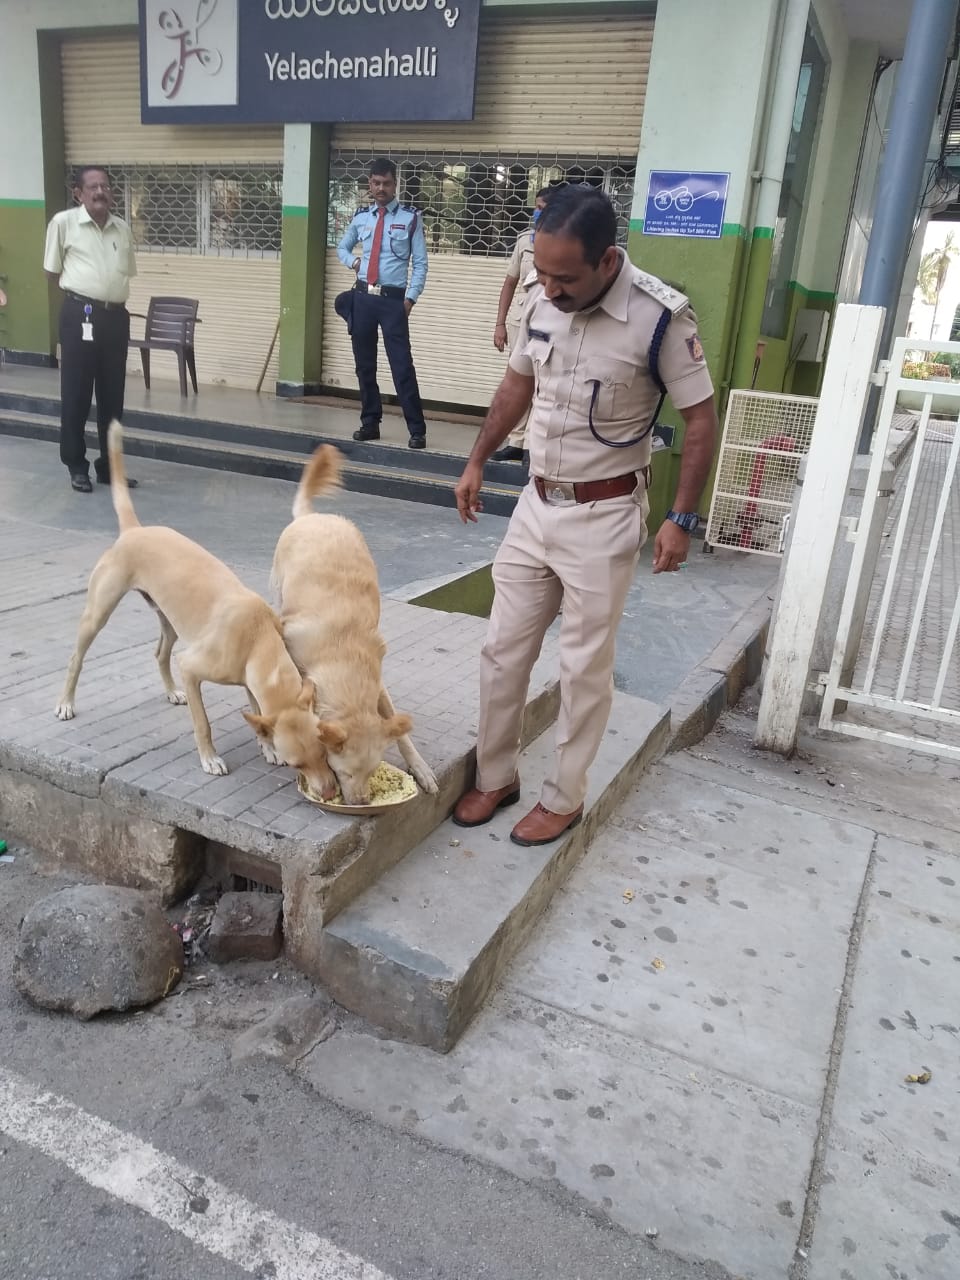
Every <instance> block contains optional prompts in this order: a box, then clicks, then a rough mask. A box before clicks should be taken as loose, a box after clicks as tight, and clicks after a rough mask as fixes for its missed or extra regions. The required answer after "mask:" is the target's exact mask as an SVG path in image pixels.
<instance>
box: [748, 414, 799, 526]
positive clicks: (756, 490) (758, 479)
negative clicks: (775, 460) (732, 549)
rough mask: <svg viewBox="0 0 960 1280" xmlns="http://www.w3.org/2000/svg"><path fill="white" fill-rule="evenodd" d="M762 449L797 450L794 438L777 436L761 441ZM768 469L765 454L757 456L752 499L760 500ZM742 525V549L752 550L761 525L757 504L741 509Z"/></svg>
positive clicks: (750, 484)
mask: <svg viewBox="0 0 960 1280" xmlns="http://www.w3.org/2000/svg"><path fill="white" fill-rule="evenodd" d="M759 447H760V448H761V449H779V450H780V451H781V452H782V453H793V452H794V450H795V449H796V441H795V440H794V438H793V436H785V435H777V436H767V437H766V439H764V440H761V441H760V446H759ZM766 467H767V456H766V455H765V454H763V453H760V454H758V455H757V457H756V458H754V460H753V467H752V468H751V470H750V483H749V485H748V486H747V493H748V494H749V495H750V497H751V498H759V497H760V493H761V490H762V488H763V473H764V471H765V470H766ZM738 523H739V525H740V541H739V545H740V546H741V547H747V548H750V547H752V546H753V545H754V534H755V533H756V529H757V526H758V525H759V523H760V511H759V508H758V506H757V504H756V503H755V502H745V503H744V504H743V506H742V508H741V509H740V517H739V520H738Z"/></svg>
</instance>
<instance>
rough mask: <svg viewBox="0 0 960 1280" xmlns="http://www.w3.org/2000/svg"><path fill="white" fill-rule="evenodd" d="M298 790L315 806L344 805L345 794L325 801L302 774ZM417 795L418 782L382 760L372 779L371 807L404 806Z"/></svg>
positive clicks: (338, 794)
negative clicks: (404, 803)
mask: <svg viewBox="0 0 960 1280" xmlns="http://www.w3.org/2000/svg"><path fill="white" fill-rule="evenodd" d="M297 789H298V790H299V792H300V794H301V795H302V796H303V797H304V798H305V799H307V800H312V801H313V802H314V803H315V804H328V805H331V806H334V807H335V806H336V805H342V804H343V803H344V800H343V794H342V792H340V791H338V792H337V793H336V795H335V796H334V797H333V799H332V800H324V799H323V796H321V795H319V794H318V793H317V792H316V791H313V790H311V788H310V787H309V786H308V785H307V780H306V778H305V777H304V776H303V774H302V773H298V774H297ZM416 794H417V783H416V780H415V779H414V778H412V777H411V776H410V774H409V773H404V771H403V770H402V769H398V768H396V766H395V765H392V764H387V762H386V760H382V761H381V762H380V764H378V765H377V767H376V769H374V771H373V773H372V775H371V777H370V805H371V807H372V806H373V805H382V804H402V803H403V801H404V800H412V799H413V797H414V796H415V795H416ZM355 807H360V806H355Z"/></svg>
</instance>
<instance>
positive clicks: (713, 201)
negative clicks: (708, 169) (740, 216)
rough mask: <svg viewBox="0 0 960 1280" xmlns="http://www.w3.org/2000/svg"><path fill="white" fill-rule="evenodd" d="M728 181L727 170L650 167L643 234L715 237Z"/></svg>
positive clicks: (697, 237)
mask: <svg viewBox="0 0 960 1280" xmlns="http://www.w3.org/2000/svg"><path fill="white" fill-rule="evenodd" d="M729 184H730V175H729V173H682V172H680V171H679V170H673V169H654V170H652V171H651V173H650V185H649V187H648V188H647V208H646V214H645V216H644V219H643V234H644V235H645V236H693V237H695V238H696V239H701V240H719V239H720V236H721V234H722V232H723V215H724V213H725V211H726V208H727V187H728V186H729Z"/></svg>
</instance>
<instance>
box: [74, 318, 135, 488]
mask: <svg viewBox="0 0 960 1280" xmlns="http://www.w3.org/2000/svg"><path fill="white" fill-rule="evenodd" d="M83 308H84V304H83V303H82V302H77V301H76V299H75V298H64V300H63V306H62V307H61V308H60V461H61V462H62V463H63V465H64V466H65V467H67V468H68V470H69V471H70V474H71V475H76V474H78V473H79V474H82V475H87V474H88V472H89V470H90V468H89V465H88V463H87V447H86V441H85V439H84V432H85V431H86V426H87V415H88V414H89V412H90V402H91V399H92V398H93V393H94V391H96V394H97V435H98V436H99V437H100V457H99V458H98V459H97V462H96V469H97V473H98V475H99V474H101V473H102V474H103V475H104V476H106V475H108V474H109V468H110V464H109V461H108V459H107V428H108V427H109V425H110V423H111V422H112V421H113V419H114V418H122V417H123V392H124V388H125V385H126V380H127V346H128V345H129V342H130V314H129V312H128V311H127V309H126V308H125V307H124V308H122V309H118V310H114V309H113V308H111V309H110V310H109V311H108V310H106V309H105V308H104V307H94V308H93V310H92V312H91V315H90V319H91V321H92V322H93V341H92V342H84V341H83V331H82V329H81V325H82V324H83V322H84V320H85V319H86V317H85V315H84V311H83Z"/></svg>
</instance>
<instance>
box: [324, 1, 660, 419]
mask: <svg viewBox="0 0 960 1280" xmlns="http://www.w3.org/2000/svg"><path fill="white" fill-rule="evenodd" d="M652 40H653V18H652V17H644V16H639V15H635V16H633V17H631V18H622V17H591V18H587V17H574V18H554V19H552V20H549V21H544V20H542V19H540V18H534V17H527V18H514V17H510V18H501V17H499V16H498V17H490V16H489V11H487V10H484V11H483V12H482V14H481V32H480V51H479V63H478V69H477V95H476V115H475V118H474V119H473V120H472V121H463V122H460V123H456V124H436V123H428V124H421V125H417V124H384V125H370V124H346V125H337V126H336V128H335V129H334V131H333V137H332V142H331V145H332V147H334V148H343V149H347V148H355V149H356V150H366V151H371V152H374V153H381V154H385V155H390V156H392V157H393V159H395V160H400V159H402V157H403V155H404V154H408V153H411V152H415V151H417V150H420V151H444V152H451V151H462V152H464V153H467V152H469V153H473V154H476V153H490V154H493V155H496V154H498V153H509V152H513V153H521V154H525V155H530V156H536V155H544V154H546V155H549V154H550V153H553V154H556V153H557V152H563V153H564V154H565V155H571V154H573V155H576V154H582V155H583V156H584V157H585V158H587V163H588V164H592V163H594V158H595V157H596V156H597V155H598V154H603V155H606V156H608V157H611V158H612V157H617V156H619V157H621V158H622V159H623V160H624V162H626V163H628V164H629V165H630V166H631V167H632V166H633V165H634V164H635V163H636V158H637V152H638V150H639V147H640V124H641V120H642V116H643V103H644V94H645V91H646V84H647V71H648V68H649V64H650V47H651V43H652ZM538 68H540V69H541V70H539V71H538V70H537V69H538ZM327 261H328V263H329V264H330V267H329V270H328V272H327V279H326V282H325V290H324V292H325V307H326V311H325V315H326V316H327V317H329V319H328V321H327V324H326V326H325V328H324V344H323V381H324V383H325V384H326V385H329V386H338V387H349V388H352V389H356V386H357V381H356V376H355V374H354V369H353V354H352V352H351V349H350V343H349V339H348V338H347V334H346V329H345V326H344V325H343V324H342V323H341V322H340V321H339V319H338V318H337V317H336V315H335V313H334V310H333V300H334V298H335V297H336V295H337V294H338V293H339V292H340V291H341V290H342V289H345V288H347V287H349V284H350V280H351V276H350V274H349V273H348V272H347V271H346V270H344V269H343V268H342V267H341V266H340V264H339V262H338V261H337V258H336V254H335V253H334V252H333V251H331V252H330V253H329V254H328V259H327ZM506 265H507V260H506V258H504V257H499V256H497V257H481V256H466V255H460V254H433V255H431V258H430V268H429V274H428V276H427V287H426V290H425V291H424V294H423V297H422V298H421V299H420V301H419V302H418V303H417V306H416V308H415V309H414V311H413V314H412V315H411V321H410V330H411V342H412V346H413V352H414V360H415V363H416V368H417V376H418V379H419V383H420V390H421V393H422V395H423V397H424V399H426V400H437V401H445V402H449V403H452V404H462V405H473V406H485V405H487V404H489V402H490V398H491V396H492V395H493V392H494V390H495V389H496V387H497V384H498V383H499V381H500V379H501V377H502V376H503V372H504V369H505V368H506V357H505V355H502V354H501V353H500V352H498V351H497V350H496V349H495V348H494V346H493V326H494V321H495V320H496V315H497V298H498V296H499V293H500V286H501V285H502V284H503V278H504V275H505V272H506ZM380 369H381V377H380V382H381V387H382V388H383V389H384V390H385V391H387V392H392V389H393V387H392V382H391V380H390V374H389V370H388V368H387V364H386V360H385V359H383V358H381V360H380Z"/></svg>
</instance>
